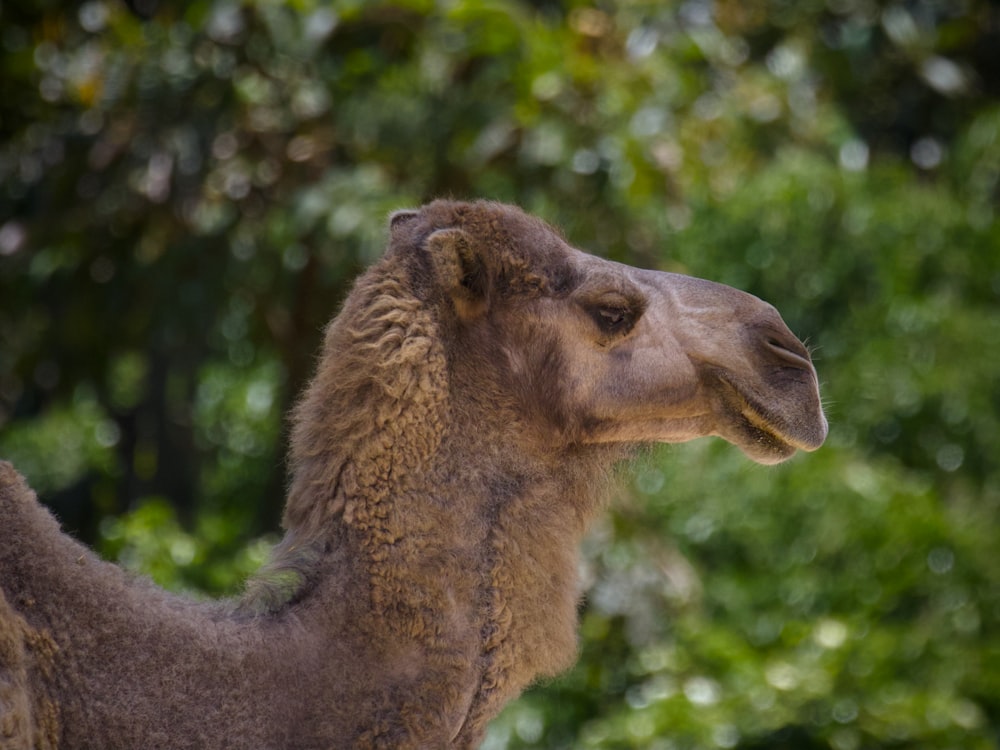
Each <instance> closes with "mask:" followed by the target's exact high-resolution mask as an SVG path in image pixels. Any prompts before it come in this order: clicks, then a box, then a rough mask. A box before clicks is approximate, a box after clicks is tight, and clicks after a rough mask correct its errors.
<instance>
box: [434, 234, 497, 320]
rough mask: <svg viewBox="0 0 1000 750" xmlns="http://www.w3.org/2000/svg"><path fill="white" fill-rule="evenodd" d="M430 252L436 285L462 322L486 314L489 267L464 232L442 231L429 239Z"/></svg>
mask: <svg viewBox="0 0 1000 750" xmlns="http://www.w3.org/2000/svg"><path fill="white" fill-rule="evenodd" d="M427 252H428V253H429V254H430V258H431V263H432V264H433V267H434V274H435V276H436V279H437V283H438V284H440V285H441V288H442V289H444V291H445V292H446V293H447V294H448V295H449V296H450V297H451V300H452V303H453V304H454V306H455V312H456V313H457V314H458V317H459V318H461V319H462V320H472V319H473V318H477V317H479V316H480V315H482V314H483V313H485V312H486V307H487V304H486V303H487V288H488V287H487V279H488V274H487V270H486V265H485V264H484V263H483V259H482V257H481V256H480V255H479V253H478V252H476V249H475V248H474V247H473V244H472V239H471V238H470V237H469V235H468V234H466V233H465V232H463V231H462V230H461V229H457V228H449V229H439V230H438V231H436V232H434V233H433V234H432V235H431V236H430V237H428V238H427Z"/></svg>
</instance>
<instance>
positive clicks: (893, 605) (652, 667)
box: [0, 0, 1000, 750]
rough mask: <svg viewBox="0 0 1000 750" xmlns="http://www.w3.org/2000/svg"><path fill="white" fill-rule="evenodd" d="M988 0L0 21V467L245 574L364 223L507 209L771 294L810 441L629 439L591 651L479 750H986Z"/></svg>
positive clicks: (991, 222)
mask: <svg viewBox="0 0 1000 750" xmlns="http://www.w3.org/2000/svg"><path fill="white" fill-rule="evenodd" d="M998 34H1000V11H998V10H997V9H996V8H995V7H994V5H993V4H991V3H987V2H985V1H984V0H967V1H966V2H961V3H942V2H936V1H934V0H912V1H910V0H907V1H906V2H902V1H900V2H880V3H876V2H872V1H870V0H828V2H825V3H817V2H799V3H790V2H786V1H785V0H780V1H779V0H757V1H754V2H732V1H731V0H715V1H714V2H710V1H709V0H686V1H685V2H667V3H655V4H654V3H648V4H642V3H639V4H636V3H626V2H617V1H608V2H600V3H584V2H573V1H571V0H566V1H565V2H559V1H558V0H551V1H549V2H544V3H535V4H526V3H522V2H515V1H514V0H496V1H495V2H490V3H481V2H474V1H473V0H453V1H452V2H446V3H445V2H442V3H433V2H430V1H429V0H395V1H393V2H388V1H387V2H377V3H361V2H356V1H350V0H343V1H340V2H333V3H318V2H315V0H299V2H296V3H294V4H290V5H287V4H274V3H266V2H260V1H259V0H242V1H239V0H215V1H212V0H196V1H195V2H192V3H189V4H186V5H185V6H183V7H175V6H171V5H168V4H161V3H157V2H156V1H155V0H142V1H141V2H139V1H137V2H132V3H128V4H120V3H116V2H113V1H112V0H87V1H86V2H83V3H82V4H79V5H77V6H66V5H65V4H60V3H54V2H51V1H49V0H45V1H43V2H32V3H28V2H23V0H13V1H7V2H3V4H2V5H0V456H3V457H4V458H6V459H9V460H13V461H14V462H15V463H16V465H17V466H18V467H19V468H20V469H21V470H22V471H24V472H25V473H26V474H27V476H28V477H29V479H30V481H31V482H32V484H33V485H34V486H35V487H36V488H38V490H39V491H40V493H41V495H42V497H43V499H44V500H45V501H46V502H48V503H49V504H51V505H52V506H53V507H55V508H56V509H57V511H58V513H59V515H60V516H61V517H62V518H63V520H64V521H65V522H66V524H67V526H68V527H70V528H71V529H73V530H74V531H75V532H77V533H79V534H80V535H81V536H82V537H83V538H85V539H86V540H88V541H91V542H94V543H95V544H97V545H98V546H99V547H100V548H101V549H102V551H103V552H104V554H106V555H108V556H110V557H112V558H114V559H118V560H120V561H122V562H124V563H125V564H127V565H130V566H132V567H135V568H136V569H139V570H143V571H145V572H148V573H150V574H152V575H154V576H155V577H156V578H157V580H159V581H161V582H162V583H164V584H167V585H170V586H172V587H175V588H194V589H199V590H206V591H211V592H220V591H232V590H233V589H234V588H235V587H236V586H237V585H238V581H239V580H240V579H241V577H242V576H244V575H245V574H246V573H247V572H248V571H250V570H252V569H253V568H254V567H255V566H256V565H258V564H259V562H260V560H261V558H262V556H263V555H264V554H265V549H266V544H265V543H264V542H261V541H251V540H255V539H257V538H258V537H259V535H260V534H261V533H263V532H264V531H266V530H270V529H273V528H274V525H275V521H276V517H277V513H278V511H279V509H280V505H281V500H282V489H283V486H284V481H285V479H284V472H283V468H282V456H283V454H284V445H283V442H284V440H283V428H282V421H281V420H282V418H283V417H282V415H283V414H284V413H285V412H286V411H287V408H288V406H289V404H290V402H291V400H292V399H293V398H294V395H295V393H296V392H297V390H298V389H299V387H300V386H301V384H302V382H303V380H304V379H305V378H306V377H308V374H309V371H310V368H311V365H312V357H313V353H314V351H315V349H316V347H317V345H318V340H319V333H320V330H321V328H322V325H323V323H324V322H325V320H326V319H327V318H328V317H329V316H330V315H331V314H332V312H333V311H334V310H335V308H336V305H337V301H338V300H339V299H340V298H341V297H342V295H343V294H344V290H345V287H346V285H347V284H348V282H349V279H350V278H351V277H353V276H354V275H355V274H356V273H357V271H358V270H359V269H360V268H361V267H362V266H363V265H364V264H366V263H368V262H369V261H370V260H372V259H373V258H374V257H376V256H377V254H378V253H379V251H380V248H381V246H382V242H383V236H384V221H385V216H386V215H387V214H388V212H389V211H391V210H393V209H396V208H400V207H404V206H408V205H415V204H418V203H421V202H423V201H425V200H427V199H429V198H432V197H434V196H437V195H453V196H456V197H475V196H484V197H490V198H497V199H501V200H508V201H513V202H517V203H519V204H521V205H523V206H524V207H525V208H526V209H527V210H529V211H532V212H535V213H538V214H540V215H542V216H544V217H545V218H547V219H549V220H551V221H553V222H555V223H557V224H559V225H561V226H563V227H564V228H565V230H566V233H567V236H569V237H570V238H571V239H572V240H573V241H574V242H576V243H578V244H580V245H581V246H583V247H587V248H589V249H591V250H593V251H596V252H599V253H601V254H604V255H608V256H612V257H616V258H620V259H624V260H628V261H630V262H633V263H638V264H642V265H652V266H659V267H664V268H668V269H672V270H679V271H685V272H689V273H694V274H696V275H700V276H706V277H710V278H715V279H718V280H720V281H724V282H726V283H730V284H733V285H735V286H738V287H741V288H745V289H748V290H749V291H752V292H754V293H756V294H758V295H760V296H762V297H764V298H766V299H769V300H772V301H774V302H775V303H776V304H777V305H778V306H779V307H780V309H781V310H782V312H783V314H784V315H785V317H786V319H787V320H788V321H789V322H790V323H791V325H792V327H793V329H795V330H796V331H797V332H799V333H800V334H803V335H806V336H808V337H809V338H811V340H812V341H813V344H814V346H815V347H816V356H817V360H818V364H819V368H820V373H821V376H823V378H824V379H825V381H826V383H825V386H826V387H825V392H826V397H827V399H828V403H829V411H830V415H831V421H832V424H833V432H832V434H831V439H830V443H829V445H828V447H826V448H824V449H823V450H822V451H821V452H820V453H818V454H815V455H813V456H809V457H807V458H801V459H798V460H796V461H793V462H792V463H791V464H789V465H787V466H783V467H781V468H778V469H773V470H766V471H765V470H762V469H760V468H759V467H755V466H750V465H748V464H746V462H745V461H743V459H742V458H741V457H739V456H737V455H734V452H733V451H732V450H729V449H728V448H727V447H725V446H722V445H717V444H714V443H710V442H706V443H697V444H694V445H691V446H682V447H676V448H671V449H670V450H668V451H655V452H652V453H651V454H650V455H649V456H648V457H646V458H645V459H644V460H643V462H642V463H641V466H640V470H639V472H638V474H637V475H636V478H635V480H634V481H633V482H632V483H631V485H629V487H630V490H629V491H628V492H626V493H625V494H626V496H627V497H626V500H625V502H623V503H622V504H621V505H620V506H619V508H618V510H617V511H616V512H615V514H614V515H613V516H611V517H610V518H609V519H608V520H607V522H606V523H605V524H603V525H602V526H601V527H600V528H598V529H597V530H595V534H594V536H593V538H592V540H591V541H590V542H589V544H588V549H587V560H588V565H589V571H588V577H589V579H590V583H591V584H592V589H591V591H590V594H589V595H588V599H587V602H586V607H585V608H584V611H583V620H582V658H581V662H580V664H579V666H578V667H577V668H576V669H575V670H574V671H573V672H571V673H570V674H569V675H567V676H566V677H565V678H562V679H561V680H558V681H556V682H555V683H554V684H552V685H549V686H546V687H544V688H541V689H539V690H537V691H533V692H532V693H530V694H529V695H527V696H526V697H525V698H524V699H523V700H522V701H520V702H519V703H517V704H515V705H514V706H513V707H512V708H511V709H510V711H509V712H508V713H507V714H505V715H504V717H502V719H501V720H500V721H498V722H497V724H496V726H495V727H494V730H493V732H492V733H491V735H490V737H489V739H488V741H487V746H488V747H492V748H499V747H510V748H514V747H547V748H555V747H594V748H627V747H636V748H640V747H641V748H677V749H680V748H716V747H720V748H731V747H740V748H769V749H772V750H775V749H777V748H789V747H795V748H812V747H816V748H833V749H834V750H856V749H859V748H874V747H886V748H888V747H892V748H908V747H912V748H917V747H920V748H948V747H959V746H960V747H963V748H996V747H997V746H998V740H997V737H998V734H1000V699H998V696H1000V685H998V684H997V677H996V675H998V674H1000V665H998V664H997V663H996V662H997V659H998V658H1000V644H998V642H997V633H1000V628H998V624H1000V623H998V621H1000V563H998V562H997V560H996V556H995V555H994V553H993V545H994V542H993V540H994V539H995V538H996V536H997V532H998V528H997V525H998V523H997V518H998V510H1000V508H998V506H1000V475H998V471H1000V469H998V466H997V464H996V460H995V453H996V446H997V445H998V444H1000V388H998V387H997V373H998V372H1000V352H998V350H997V348H996V347H995V346H993V345H992V342H994V341H996V340H997V339H998V337H1000V306H998V304H997V302H998V297H1000V251H998V250H1000V248H998V245H1000V242H998V239H1000V237H998V232H1000V227H998V222H997V219H996V206H997V199H998V192H997V191H998V180H1000V106H998V104H997V102H996V94H997V90H996V86H997V81H1000V60H998V59H997V54H998V52H997V50H998V49H1000V44H998V41H1000V39H998Z"/></svg>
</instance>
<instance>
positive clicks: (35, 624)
mask: <svg viewBox="0 0 1000 750" xmlns="http://www.w3.org/2000/svg"><path fill="white" fill-rule="evenodd" d="M388 232H389V235H390V239H389V243H388V248H387V250H386V253H385V255H384V256H383V257H382V259H381V260H380V261H378V262H376V263H375V264H374V265H373V266H372V267H371V268H370V269H369V270H368V271H367V272H365V273H364V274H363V275H362V276H361V277H360V279H359V280H358V281H357V282H356V284H355V286H354V288H353V290H352V292H351V293H350V295H349V296H348V297H347V299H346V301H345V303H344V304H343V307H342V309H341V311H340V313H339V315H337V317H335V318H334V320H333V321H332V322H331V323H330V325H329V327H328V328H327V330H326V333H325V341H324V345H323V351H322V356H321V358H320V360H319V362H318V365H317V369H316V372H315V375H314V378H313V379H312V381H311V383H310V384H309V385H308V386H307V388H306V390H305V393H304V395H303V396H302V397H301V400H300V401H299V402H298V405H297V406H296V408H295V409H294V412H293V414H292V417H291V423H292V429H291V436H290V458H289V461H290V464H289V468H290V485H289V489H288V495H287V499H286V509H285V512H284V516H283V526H284V529H285V535H284V537H283V539H282V541H281V542H280V543H279V544H278V545H277V546H276V548H275V550H274V552H273V557H272V560H271V562H270V563H269V564H267V565H266V566H265V567H264V569H262V570H261V571H260V573H259V574H258V575H256V576H255V577H254V578H252V580H251V581H250V582H249V583H248V584H247V587H246V591H245V593H244V594H243V595H242V596H240V597H237V598H235V599H233V600H228V601H208V602H206V601H193V600H189V599H188V598H185V597H182V596H179V595H175V594H171V593H167V592H165V591H162V590H160V589H158V588H157V587H155V586H154V585H153V584H152V583H150V582H148V581H146V580H144V579H141V578H139V577H135V576H132V575H130V574H128V573H126V572H124V571H123V570H121V569H120V568H118V567H117V566H115V565H113V564H110V563H107V562H103V561H101V560H99V559H98V558H97V557H96V556H95V555H94V554H93V553H92V552H91V551H89V550H88V549H87V548H86V547H84V546H83V545H81V544H79V543H77V542H76V541H74V540H72V539H70V538H69V537H68V536H66V535H65V534H64V533H63V532H62V531H60V528H59V526H58V523H57V522H56V520H55V519H54V518H53V517H52V516H51V515H50V514H49V512H47V511H46V510H44V509H43V508H42V506H40V505H39V504H38V502H37V500H36V498H35V496H34V494H33V493H32V492H31V490H30V489H29V488H28V486H27V485H26V483H25V482H24V480H23V479H22V478H21V477H20V476H19V475H18V474H17V473H16V472H15V470H14V469H13V468H12V467H11V466H10V465H9V464H6V463H5V464H2V465H0V748H2V750H22V749H25V748H37V749H46V750H47V749H50V748H63V749H64V750H65V749H72V750H76V749H78V748H100V749H101V750H116V749H121V750H134V749H136V748H171V749H184V748H199V749H205V748H213V749H214V748H232V749H239V748H254V749H256V750H259V749H261V748H296V749H297V750H311V749H313V748H325V749H329V748H423V749H428V750H429V749H432V748H433V749H434V750H439V749H440V748H475V747H477V746H478V744H479V743H480V742H481V741H482V739H483V737H484V733H485V728H486V726H487V724H488V722H489V721H490V720H491V718H493V717H494V716H495V715H496V714H497V713H498V712H499V711H500V709H501V708H502V707H503V706H504V704H505V703H507V702H508V701H510V700H511V699H513V698H515V697H516V696H517V695H518V694H519V693H520V692H521V691H522V690H523V689H524V688H525V687H526V686H528V685H529V684H531V683H532V682H533V681H535V680H537V679H539V678H541V677H546V676H550V675H555V674H557V673H559V672H560V671H563V670H564V669H566V668H567V667H569V666H570V665H571V663H572V662H573V660H574V658H575V654H576V633H575V631H576V610H577V604H578V600H579V597H580V595H581V592H580V591H579V586H578V583H577V577H576V573H577V556H578V547H579V543H580V541H581V539H582V537H583V535H584V533H585V531H586V529H587V527H588V523H589V522H590V521H591V519H592V518H593V517H594V516H595V514H596V513H597V512H598V511H599V510H600V509H601V508H602V506H603V504H604V502H605V499H606V497H607V495H608V488H609V487H610V486H611V484H612V482H611V481H610V479H611V478H612V477H613V476H614V474H616V473H617V472H615V471H614V467H615V466H616V465H618V464H620V462H621V461H622V460H623V459H627V458H628V457H629V456H630V455H632V453H633V452H634V451H635V449H636V447H637V446H642V445H645V444H649V443H653V442H680V441H686V440H691V439H694V438H698V437H702V436H708V435H715V436H720V437H722V438H723V439H725V440H727V441H729V442H731V443H733V444H735V445H736V446H738V447H739V448H740V449H741V450H742V451H743V452H744V453H745V454H746V455H747V456H748V457H749V458H751V459H752V460H754V461H757V462H760V463H763V464H771V463H777V462H779V461H783V460H784V459H786V458H788V457H790V456H791V455H792V454H793V453H795V452H796V451H798V450H803V451H811V450H814V449H816V448H818V447H819V446H820V445H821V444H822V442H823V441H824V439H825V436H826V432H827V423H826V419H825V417H824V416H823V411H822V407H821V403H820V396H819V388H818V385H817V377H816V372H815V370H814V368H813V365H812V363H811V361H810V357H809V352H808V351H807V350H806V348H805V347H804V346H803V345H802V344H801V343H800V342H799V340H798V339H796V338H795V336H794V335H792V333H791V332H790V331H789V329H788V328H787V327H786V325H785V324H784V322H783V321H782V319H781V317H780V316H779V314H778V313H777V311H776V310H775V309H774V308H773V307H771V306H770V305H769V304H766V303H764V302H762V301H761V300H759V299H757V298H756V297H753V296H751V295H749V294H747V293H744V292H741V291H737V290H735V289H732V288H730V287H726V286H723V285H721V284H717V283H713V282H710V281H704V280H700V279H696V278H692V277H688V276H683V275H678V274H673V273H666V272H659V271H650V270H640V269H637V268H632V267H629V266H626V265H622V264H618V263H614V262H611V261H608V260H603V259H600V258H597V257H594V256H591V255H588V254H585V253H584V252H582V251H580V250H577V249H575V248H573V247H571V246H570V245H568V244H567V242H566V241H565V240H564V239H563V238H562V237H561V235H560V234H559V233H558V232H557V231H556V230H554V229H552V228H551V227H549V226H548V225H546V224H545V223H543V222H542V221H540V220H539V219H536V218H534V217H531V216H529V215H527V214H525V213H523V212H522V211H521V210H520V209H518V208H515V207H512V206H506V205H502V204H496V203H488V202H478V203H461V202H450V201H436V202H434V203H431V204H429V205H427V206H424V207H423V208H421V209H420V210H415V211H410V210H407V211H400V212H397V213H395V214H393V215H392V217H391V219H390V222H389V228H388Z"/></svg>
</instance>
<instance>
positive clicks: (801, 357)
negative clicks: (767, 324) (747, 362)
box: [764, 336, 812, 370]
mask: <svg viewBox="0 0 1000 750" xmlns="http://www.w3.org/2000/svg"><path fill="white" fill-rule="evenodd" d="M764 344H765V346H767V348H768V349H770V350H771V351H772V352H773V353H774V354H776V355H777V356H778V357H779V358H780V359H781V360H783V361H784V363H785V364H786V365H787V366H790V367H797V368H800V369H803V370H812V359H811V358H810V357H809V350H808V349H806V347H805V345H804V344H802V342H800V341H799V340H798V339H779V338H777V337H775V336H767V337H766V338H765V339H764Z"/></svg>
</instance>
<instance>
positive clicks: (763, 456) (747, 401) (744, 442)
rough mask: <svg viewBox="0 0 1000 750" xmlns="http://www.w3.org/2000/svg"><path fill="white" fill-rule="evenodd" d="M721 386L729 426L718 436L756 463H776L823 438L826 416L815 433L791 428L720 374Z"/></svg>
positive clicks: (818, 443)
mask: <svg viewBox="0 0 1000 750" xmlns="http://www.w3.org/2000/svg"><path fill="white" fill-rule="evenodd" d="M721 380H722V383H723V385H724V386H725V390H726V391H727V393H726V396H725V398H724V400H725V402H726V407H727V408H726V411H727V412H729V414H730V419H731V421H730V423H729V429H727V430H724V431H723V435H722V437H724V438H725V439H726V440H729V442H731V443H733V444H734V445H736V446H737V447H738V448H740V450H742V451H743V452H744V453H745V454H746V455H747V457H748V458H750V459H751V460H753V461H755V462H757V463H760V464H777V463H781V462H782V461H786V460H788V459H789V458H791V457H792V456H793V455H795V453H796V452H797V451H805V452H807V453H808V452H811V451H814V450H816V449H817V448H819V447H820V446H821V445H822V444H823V442H824V440H825V439H826V433H827V424H826V419H825V418H824V417H823V416H822V412H820V418H819V421H820V422H821V423H822V424H821V425H820V426H819V429H818V430H817V431H816V432H815V434H807V433H806V431H804V430H802V429H797V428H796V429H793V427H792V426H790V425H789V421H788V419H785V418H782V417H780V416H779V415H777V414H775V413H774V412H773V411H772V410H770V409H766V408H764V407H763V406H762V405H761V404H760V403H759V402H758V401H757V400H756V399H755V398H753V397H752V396H751V395H749V394H747V393H746V391H745V390H743V389H740V388H738V387H737V386H736V384H734V383H733V382H731V381H730V380H729V379H728V378H725V377H723V378H721Z"/></svg>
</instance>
